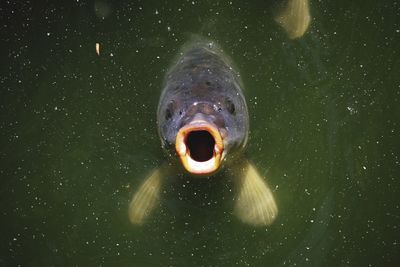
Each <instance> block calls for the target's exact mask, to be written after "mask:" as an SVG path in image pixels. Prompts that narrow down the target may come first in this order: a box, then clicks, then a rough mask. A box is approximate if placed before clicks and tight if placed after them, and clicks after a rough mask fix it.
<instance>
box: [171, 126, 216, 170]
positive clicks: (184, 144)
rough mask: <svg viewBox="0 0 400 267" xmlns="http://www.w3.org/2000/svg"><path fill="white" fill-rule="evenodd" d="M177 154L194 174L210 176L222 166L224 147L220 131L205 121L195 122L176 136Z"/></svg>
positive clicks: (186, 167) (183, 128)
mask: <svg viewBox="0 0 400 267" xmlns="http://www.w3.org/2000/svg"><path fill="white" fill-rule="evenodd" d="M175 144H176V147H175V148H176V152H177V153H178V155H179V158H180V160H181V162H182V164H183V166H184V167H185V169H186V170H187V171H188V172H190V173H192V174H210V173H213V172H215V171H216V170H217V169H218V168H219V167H220V165H221V160H222V152H223V150H224V145H223V142H222V137H221V134H220V133H219V131H218V129H217V128H216V127H214V126H213V125H211V124H209V123H207V122H205V121H193V122H191V123H190V124H188V125H186V126H184V127H182V128H181V129H180V130H179V132H178V134H177V136H176V142H175Z"/></svg>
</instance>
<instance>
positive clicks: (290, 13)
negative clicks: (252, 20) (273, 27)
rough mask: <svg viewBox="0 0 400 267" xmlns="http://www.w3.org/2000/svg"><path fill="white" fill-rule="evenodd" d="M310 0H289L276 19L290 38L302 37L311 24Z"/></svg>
mask: <svg viewBox="0 0 400 267" xmlns="http://www.w3.org/2000/svg"><path fill="white" fill-rule="evenodd" d="M308 2H309V0H287V3H286V6H285V8H284V9H283V10H282V12H281V13H280V14H279V15H278V16H276V17H275V21H276V22H277V23H278V24H279V25H281V26H282V27H283V28H284V29H285V31H286V32H287V34H288V36H289V38H290V39H296V38H300V37H302V36H303V35H304V33H305V32H306V31H307V29H308V26H309V25H310V21H311V15H310V8H309V3H308Z"/></svg>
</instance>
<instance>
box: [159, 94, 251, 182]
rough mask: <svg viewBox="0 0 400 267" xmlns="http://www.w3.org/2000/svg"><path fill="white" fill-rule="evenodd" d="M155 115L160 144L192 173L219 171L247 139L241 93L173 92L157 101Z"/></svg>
mask: <svg viewBox="0 0 400 267" xmlns="http://www.w3.org/2000/svg"><path fill="white" fill-rule="evenodd" d="M164 100H165V99H164ZM158 115H159V116H158V123H159V135H160V138H161V140H162V144H163V147H164V148H166V149H169V150H170V151H171V153H170V154H171V155H177V156H178V158H179V159H180V162H181V163H182V165H183V167H184V168H185V169H186V171H188V172H189V173H191V174H194V175H210V174H212V173H214V172H216V171H218V170H219V169H220V167H221V165H223V162H224V161H225V159H226V157H227V156H228V155H230V154H233V153H234V152H236V151H239V150H240V149H241V148H244V146H245V145H246V142H247V136H248V113H247V106H246V103H245V100H244V97H243V96H242V95H241V94H236V93H235V94H231V95H229V94H227V93H224V94H221V93H217V94H214V95H213V94H211V95H208V96H207V97H198V98H193V95H191V96H190V97H187V98H185V97H182V95H175V96H173V95H172V96H170V97H169V99H168V100H167V101H161V102H160V105H159V111H158ZM173 149H175V153H173V152H172V150H173Z"/></svg>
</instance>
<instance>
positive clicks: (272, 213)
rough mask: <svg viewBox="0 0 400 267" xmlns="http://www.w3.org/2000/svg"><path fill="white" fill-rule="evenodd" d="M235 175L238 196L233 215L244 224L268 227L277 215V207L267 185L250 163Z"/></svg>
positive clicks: (244, 165)
mask: <svg viewBox="0 0 400 267" xmlns="http://www.w3.org/2000/svg"><path fill="white" fill-rule="evenodd" d="M235 173H236V175H235V176H236V177H235V178H236V179H235V180H236V184H237V186H238V196H237V199H236V203H235V206H234V213H235V215H236V216H237V217H238V218H239V219H240V220H241V221H243V222H244V223H248V224H251V225H256V226H261V225H270V224H272V223H273V221H274V220H275V218H276V216H277V215H278V207H277V205H276V203H275V199H274V196H273V194H272V191H271V189H270V188H269V186H268V184H267V183H266V182H265V181H264V179H263V178H262V177H261V176H260V175H259V173H258V172H257V170H256V169H255V167H254V166H253V165H252V164H251V163H250V162H245V163H243V164H242V166H241V169H240V171H238V172H235Z"/></svg>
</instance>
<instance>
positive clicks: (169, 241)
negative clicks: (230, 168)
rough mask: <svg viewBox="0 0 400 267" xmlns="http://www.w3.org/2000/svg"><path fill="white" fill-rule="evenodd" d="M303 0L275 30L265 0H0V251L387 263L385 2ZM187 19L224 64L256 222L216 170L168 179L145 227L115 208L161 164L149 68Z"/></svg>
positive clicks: (393, 194) (393, 201) (43, 258)
mask: <svg viewBox="0 0 400 267" xmlns="http://www.w3.org/2000/svg"><path fill="white" fill-rule="evenodd" d="M16 2H17V1H16ZM18 2H19V1H18ZM36 2H37V3H36ZM310 6H311V15H312V18H313V19H312V22H311V27H310V29H309V31H308V32H307V33H306V35H305V36H304V37H303V38H301V39H299V40H290V39H288V37H287V36H286V34H285V32H284V31H283V30H282V28H280V27H279V25H277V24H276V23H275V21H274V20H273V16H274V8H273V5H272V3H264V1H259V2H258V3H256V2H254V3H253V4H246V3H243V2H242V1H233V2H232V3H229V2H222V1H221V2H218V1H202V2H198V1H193V2H192V1H183V2H178V1H168V2H166V3H164V4H163V3H161V2H158V1H120V2H119V3H112V2H101V1H98V2H96V3H95V2H92V1H89V2H83V1H74V2H72V1H71V3H70V4H69V5H65V4H62V3H57V2H56V1H54V2H53V3H47V4H45V3H44V2H41V3H39V2H38V1H31V2H30V3H29V2H25V3H23V2H20V3H17V4H14V3H13V4H9V3H7V2H6V1H2V2H1V3H0V15H1V18H2V23H1V26H0V27H1V65H0V71H1V72H0V85H1V87H0V146H1V149H0V177H1V182H0V183H1V184H0V185H1V186H0V209H1V210H0V212H1V213H0V214H1V217H0V227H1V228H0V229H1V242H0V265H1V266H16V265H21V266H52V265H54V266H73V265H80V266H99V265H103V266H233V265H238V266H281V265H287V266H294V265H297V266H303V265H310V266H398V265H399V264H400V229H399V227H400V203H399V196H400V193H399V192H400V183H399V178H400V177H399V175H400V158H399V150H400V135H399V131H400V126H399V118H400V78H399V70H400V3H399V2H397V1H369V0H367V1H362V0H357V1H344V0H339V1H324V0H322V1H313V0H311V3H310ZM107 9H108V10H109V12H106V11H107ZM95 10H97V11H98V12H97V13H96V12H95ZM102 16H105V18H104V19H103V18H101V17H102ZM191 34H200V35H203V36H207V37H208V38H210V39H212V40H215V41H216V42H218V43H219V44H220V45H221V46H222V47H223V48H224V50H225V52H226V53H227V54H228V55H230V56H231V57H232V59H233V61H234V62H235V63H236V65H237V67H238V69H239V70H240V72H241V75H242V78H243V82H244V85H245V87H246V96H247V100H248V105H249V111H250V116H251V137H250V142H249V146H248V150H247V154H248V155H249V157H250V158H251V160H252V161H253V162H254V163H255V165H256V166H257V167H258V169H259V171H260V173H261V174H263V175H264V176H266V177H267V178H268V182H269V184H270V186H271V187H272V188H273V189H274V195H275V198H276V201H277V204H278V208H279V216H278V218H277V219H276V221H275V223H274V224H273V225H272V226H270V227H261V228H260V227H258V228H254V227H251V226H247V225H244V224H242V223H240V222H239V221H238V220H237V219H236V218H235V217H234V216H233V215H232V214H231V210H232V205H231V204H232V203H231V202H232V201H231V200H232V198H233V194H232V192H231V184H230V183H229V178H227V177H220V176H217V177H214V179H209V180H193V179H190V178H188V177H180V179H178V182H177V181H175V182H171V183H168V184H167V185H166V186H165V187H164V188H163V194H162V195H163V196H162V199H161V202H160V206H159V208H158V209H157V210H156V211H155V212H154V214H153V215H152V216H151V217H150V219H149V220H148V222H147V224H145V225H143V226H140V227H138V226H132V225H131V224H130V223H129V221H128V217H127V207H128V204H129V201H130V198H131V196H132V193H133V192H134V191H135V189H136V188H137V187H138V186H139V185H140V184H141V182H142V181H143V179H144V178H145V177H146V175H147V174H148V173H149V172H150V171H151V170H152V169H153V168H155V167H157V166H159V164H161V163H162V162H163V157H164V155H163V153H162V151H161V148H160V142H159V140H158V136H157V133H156V120H155V117H156V106H157V101H158V97H159V93H160V90H161V83H162V78H163V75H164V73H165V72H166V70H167V69H168V67H169V64H170V63H171V61H172V60H173V59H174V58H175V56H176V54H177V53H178V52H179V48H180V47H181V45H182V44H184V43H185V42H186V41H187V40H189V39H190V37H191ZM96 42H99V43H100V44H101V54H100V56H98V55H96V53H95V43H96Z"/></svg>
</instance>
